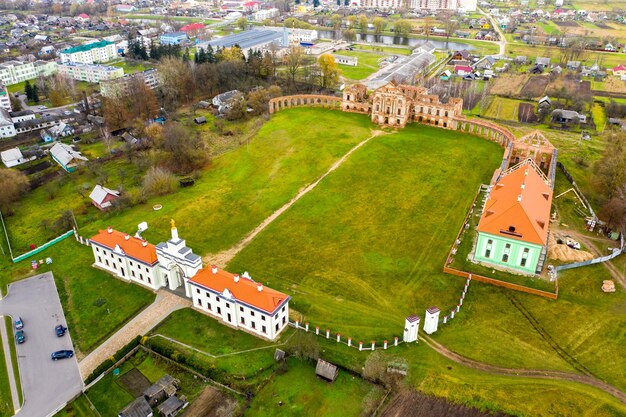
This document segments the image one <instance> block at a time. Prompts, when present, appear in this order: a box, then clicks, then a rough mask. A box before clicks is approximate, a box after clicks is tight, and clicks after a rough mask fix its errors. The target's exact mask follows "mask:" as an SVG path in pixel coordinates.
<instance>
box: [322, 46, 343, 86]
mask: <svg viewBox="0 0 626 417" xmlns="http://www.w3.org/2000/svg"><path fill="white" fill-rule="evenodd" d="M317 63H318V65H319V67H320V72H321V86H322V87H324V88H335V87H336V86H337V83H338V82H339V75H341V70H340V69H339V67H338V66H337V62H336V61H335V57H334V56H332V55H331V54H322V55H321V56H320V57H319V58H318V60H317Z"/></svg>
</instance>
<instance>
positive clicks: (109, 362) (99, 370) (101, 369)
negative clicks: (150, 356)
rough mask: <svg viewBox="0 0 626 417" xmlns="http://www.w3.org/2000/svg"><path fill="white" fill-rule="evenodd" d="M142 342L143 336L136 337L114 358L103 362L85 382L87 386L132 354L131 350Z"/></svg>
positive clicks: (115, 354)
mask: <svg viewBox="0 0 626 417" xmlns="http://www.w3.org/2000/svg"><path fill="white" fill-rule="evenodd" d="M140 341H141V336H137V337H135V338H134V339H133V340H131V341H130V342H129V343H128V344H127V345H126V346H124V347H123V348H121V349H120V350H118V351H117V352H115V353H114V354H113V356H111V357H110V358H108V359H107V360H105V361H104V362H102V363H101V364H100V365H98V366H97V367H96V369H95V370H94V371H93V372H92V373H91V375H89V376H88V377H87V379H86V380H85V384H89V383H91V382H92V381H93V380H95V379H96V378H97V377H99V376H100V374H102V373H103V372H105V371H106V370H107V369H109V368H111V367H112V366H113V365H115V364H116V363H117V362H118V361H119V360H120V359H122V358H123V357H124V356H126V355H127V354H128V352H130V351H131V350H133V349H134V348H136V347H137V346H139V342H140Z"/></svg>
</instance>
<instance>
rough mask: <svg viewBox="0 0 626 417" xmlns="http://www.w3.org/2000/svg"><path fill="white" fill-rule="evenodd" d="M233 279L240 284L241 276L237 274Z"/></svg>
mask: <svg viewBox="0 0 626 417" xmlns="http://www.w3.org/2000/svg"><path fill="white" fill-rule="evenodd" d="M233 279H234V280H235V282H239V274H235V275H234V276H233Z"/></svg>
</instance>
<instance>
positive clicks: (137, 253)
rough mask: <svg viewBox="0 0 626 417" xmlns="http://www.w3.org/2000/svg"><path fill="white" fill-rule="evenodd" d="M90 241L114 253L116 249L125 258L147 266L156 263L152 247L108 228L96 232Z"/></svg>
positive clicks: (138, 239) (140, 240) (154, 249)
mask: <svg viewBox="0 0 626 417" xmlns="http://www.w3.org/2000/svg"><path fill="white" fill-rule="evenodd" d="M90 240H91V242H92V243H95V244H97V245H100V246H104V247H105V248H107V249H110V250H112V251H116V248H119V249H121V251H122V252H123V253H124V254H125V255H126V256H128V257H131V258H134V259H136V260H138V261H141V262H143V263H145V264H148V265H154V264H156V263H157V262H158V260H157V254H156V247H155V246H154V245H152V244H150V243H148V242H146V241H145V240H143V239H140V238H138V237H134V236H130V235H128V234H126V233H122V232H118V231H117V230H113V229H112V228H110V227H109V228H107V229H106V230H100V231H98V234H97V235H95V236H93V237H92V238H91V239H90Z"/></svg>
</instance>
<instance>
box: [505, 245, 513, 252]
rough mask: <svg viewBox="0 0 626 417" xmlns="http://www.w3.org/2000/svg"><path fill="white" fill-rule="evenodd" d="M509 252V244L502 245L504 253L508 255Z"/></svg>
mask: <svg viewBox="0 0 626 417" xmlns="http://www.w3.org/2000/svg"><path fill="white" fill-rule="evenodd" d="M510 251H511V244H510V243H507V244H506V245H504V253H509V252H510Z"/></svg>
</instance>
